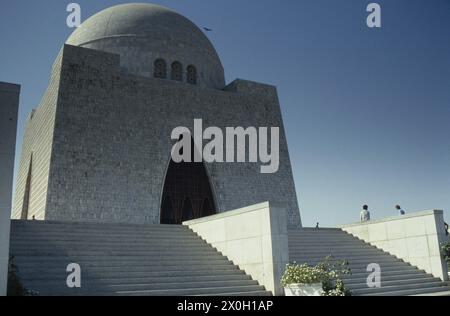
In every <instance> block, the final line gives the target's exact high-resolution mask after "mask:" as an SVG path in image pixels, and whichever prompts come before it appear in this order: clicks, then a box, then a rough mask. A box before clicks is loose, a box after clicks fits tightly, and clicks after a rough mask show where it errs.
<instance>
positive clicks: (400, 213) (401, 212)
mask: <svg viewBox="0 0 450 316" xmlns="http://www.w3.org/2000/svg"><path fill="white" fill-rule="evenodd" d="M395 208H396V209H397V211H398V214H399V215H401V216H403V215H406V212H405V210H403V209H402V207H401V206H400V205H397V206H396V207H395Z"/></svg>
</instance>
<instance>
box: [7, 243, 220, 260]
mask: <svg viewBox="0 0 450 316" xmlns="http://www.w3.org/2000/svg"><path fill="white" fill-rule="evenodd" d="M211 249H214V248H208V246H207V245H196V246H191V247H189V248H187V247H183V246H181V247H180V246H178V245H173V246H171V247H170V248H169V247H157V246H153V247H147V248H146V249H144V250H113V249H111V250H102V249H101V247H99V248H98V249H97V250H95V249H91V250H82V249H73V248H68V249H67V248H64V247H61V248H59V249H55V248H54V249H43V250H41V249H15V248H12V250H11V251H10V253H11V255H13V256H17V257H18V256H50V257H56V256H61V255H62V254H64V255H66V256H70V257H81V256H95V255H100V256H101V255H110V256H130V255H135V256H143V255H146V256H150V255H152V254H154V253H155V252H161V253H164V252H166V253H167V252H172V253H176V252H183V251H184V252H185V251H189V250H191V251H192V252H200V251H205V252H209V251H211Z"/></svg>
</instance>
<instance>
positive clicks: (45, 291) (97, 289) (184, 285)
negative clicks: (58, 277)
mask: <svg viewBox="0 0 450 316" xmlns="http://www.w3.org/2000/svg"><path fill="white" fill-rule="evenodd" d="M99 285H100V284H98V283H95V284H93V283H86V282H84V283H82V284H81V288H80V289H77V290H75V291H74V289H71V288H68V287H67V286H66V285H65V284H64V282H61V283H60V285H59V286H56V287H55V286H47V284H42V287H41V288H34V290H35V291H38V292H39V293H40V294H41V295H55V294H56V293H58V294H59V295H61V294H62V295H71V294H72V293H74V294H75V293H77V292H81V293H85V294H86V295H89V294H90V293H96V294H102V293H105V294H107V293H117V292H142V291H169V290H192V289H204V288H224V287H248V286H256V287H258V288H259V286H258V282H256V281H253V280H226V281H203V282H176V283H167V282H166V283H153V284H132V283H130V284H120V285H113V284H102V285H101V286H99ZM259 289H260V288H259ZM78 294H79V293H78Z"/></svg>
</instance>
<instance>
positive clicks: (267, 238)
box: [183, 202, 289, 295]
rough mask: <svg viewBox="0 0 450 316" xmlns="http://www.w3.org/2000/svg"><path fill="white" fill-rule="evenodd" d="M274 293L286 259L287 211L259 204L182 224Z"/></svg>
mask: <svg viewBox="0 0 450 316" xmlns="http://www.w3.org/2000/svg"><path fill="white" fill-rule="evenodd" d="M183 225H185V226H188V227H189V228H191V229H192V230H193V231H194V232H196V233H197V234H198V235H199V236H201V237H202V238H203V239H204V240H206V241H207V242H208V243H209V244H211V245H212V246H213V247H215V248H217V250H219V251H220V252H222V253H223V254H224V255H225V256H227V257H228V258H229V259H230V260H232V261H233V262H234V263H235V264H236V265H238V266H239V267H240V268H241V269H243V270H245V272H246V273H247V274H249V275H250V276H252V278H253V279H254V280H256V281H258V282H259V283H260V284H261V285H263V286H265V287H266V289H267V290H268V291H271V292H272V293H273V294H274V295H283V289H282V288H281V285H280V280H281V276H282V274H283V272H284V269H285V267H286V264H287V263H288V262H289V252H288V236H287V220H286V211H285V209H283V208H281V207H275V206H272V205H269V203H268V202H266V203H261V204H257V205H253V206H249V207H246V208H242V209H239V210H235V211H230V212H226V213H221V214H218V215H214V216H209V217H205V218H201V219H198V220H193V221H188V222H185V223H183Z"/></svg>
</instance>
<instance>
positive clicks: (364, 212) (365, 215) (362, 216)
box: [359, 205, 370, 222]
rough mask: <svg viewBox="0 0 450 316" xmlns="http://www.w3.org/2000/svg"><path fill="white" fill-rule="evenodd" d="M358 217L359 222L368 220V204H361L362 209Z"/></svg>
mask: <svg viewBox="0 0 450 316" xmlns="http://www.w3.org/2000/svg"><path fill="white" fill-rule="evenodd" d="M359 219H360V220H361V222H368V221H370V212H369V206H367V205H364V206H363V210H362V211H361V214H360V215H359Z"/></svg>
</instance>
